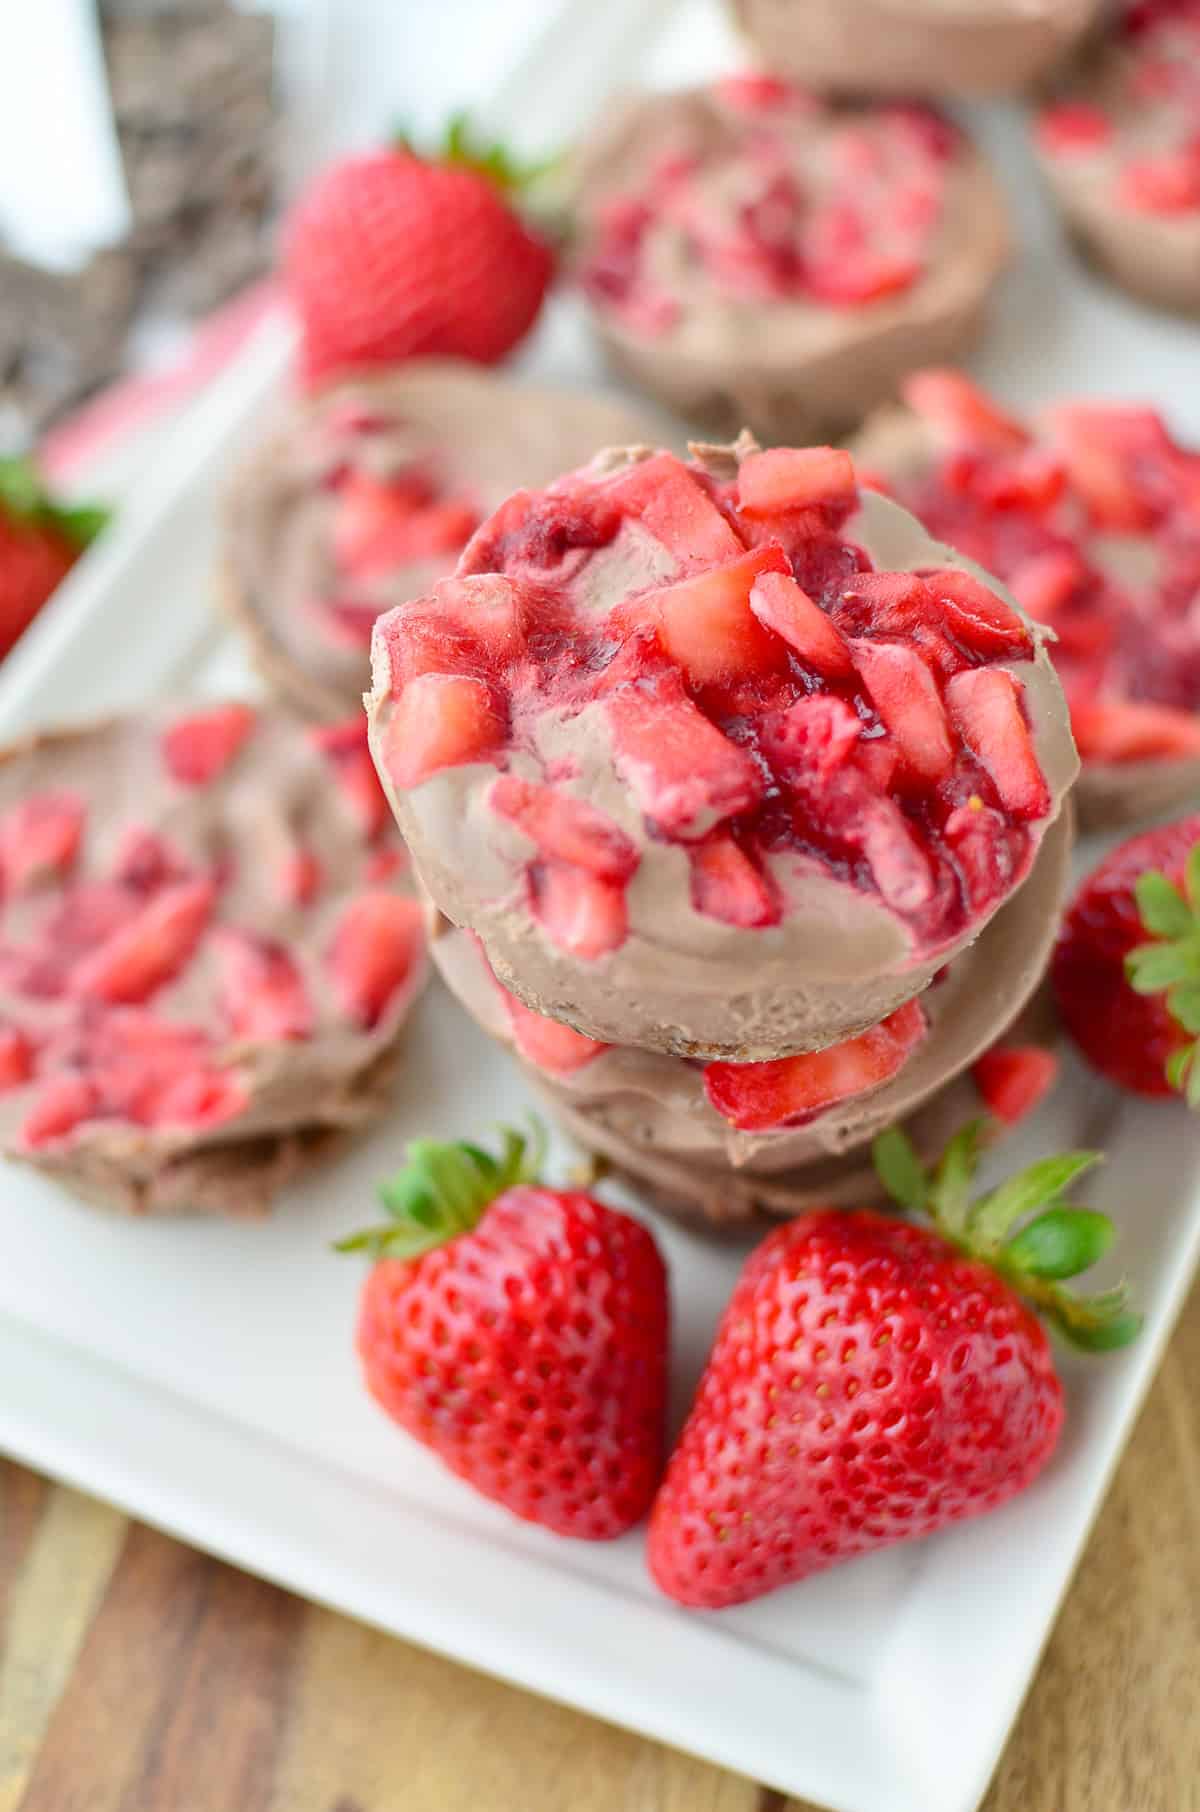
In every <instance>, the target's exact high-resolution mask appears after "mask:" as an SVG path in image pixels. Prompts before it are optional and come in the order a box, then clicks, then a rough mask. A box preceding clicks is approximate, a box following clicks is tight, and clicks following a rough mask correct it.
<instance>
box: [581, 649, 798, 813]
mask: <svg viewBox="0 0 1200 1812" xmlns="http://www.w3.org/2000/svg"><path fill="white" fill-rule="evenodd" d="M604 702H605V709H606V711H607V713H608V721H609V725H610V727H611V730H612V737H613V752H614V760H615V763H616V768H617V772H618V774H619V775H620V776H621V778H622V780H624V782H625V784H626V785H627V786H628V788H629V790H630V792H631V793H632V794H633V796H634V798H635V799H636V800H637V803H638V805H639V806H640V807H641V809H642V811H643V812H644V813H645V814H646V816H647V818H649V819H651V820H653V822H654V823H655V824H657V825H658V826H659V827H660V828H661V829H662V830H663V831H664V832H666V833H667V834H668V835H671V834H675V835H682V834H687V833H689V832H690V833H693V834H695V835H697V836H699V835H701V834H702V833H703V832H704V831H706V830H709V829H710V828H711V827H712V825H714V824H716V823H717V822H719V820H720V819H722V818H731V817H733V816H734V815H735V814H736V813H738V812H744V811H748V810H749V809H750V807H751V806H753V805H754V804H755V803H756V802H757V800H758V798H759V797H760V795H761V792H762V779H761V776H760V775H759V772H758V770H757V768H756V767H755V765H754V763H753V761H752V760H751V759H750V757H749V756H748V755H747V754H746V752H745V750H744V749H740V748H738V746H737V745H736V743H732V742H730V741H729V739H728V737H726V736H722V734H721V732H720V731H719V730H718V729H717V728H716V726H715V725H714V724H711V723H710V722H709V721H708V719H707V718H706V717H705V716H704V715H703V713H702V712H701V711H700V710H698V709H697V707H696V706H695V705H694V704H693V703H692V701H691V699H689V698H688V696H687V694H686V693H685V691H684V689H683V684H682V682H681V681H680V679H679V677H678V676H677V675H676V674H673V673H668V674H661V675H659V676H658V678H657V679H655V680H653V681H650V682H648V683H647V684H646V685H645V686H644V687H633V686H623V687H620V688H618V689H617V690H616V691H614V692H612V693H610V694H609V695H608V697H607V698H606V699H605V701H604Z"/></svg>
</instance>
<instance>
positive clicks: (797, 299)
mask: <svg viewBox="0 0 1200 1812" xmlns="http://www.w3.org/2000/svg"><path fill="white" fill-rule="evenodd" d="M576 173H577V222H578V248H577V268H578V273H579V277H580V281H581V283H582V285H583V289H584V292H585V295H586V297H587V299H588V301H589V303H590V305H591V311H592V317H593V321H594V324H595V326H596V329H597V331H598V333H599V336H600V338H601V341H602V343H603V345H604V347H605V350H606V351H607V353H608V354H609V355H610V357H611V358H612V360H613V362H614V363H615V364H616V365H617V366H618V367H619V368H620V369H622V370H623V371H625V372H627V373H628V374H629V375H630V376H632V377H633V378H635V379H636V380H637V381H638V382H639V383H640V384H642V385H643V386H644V387H645V388H646V389H647V390H648V391H650V392H651V393H652V394H654V395H655V396H657V397H659V398H660V399H661V400H662V401H664V402H666V403H667V404H669V405H670V406H671V407H672V408H675V409H678V410H680V411H681V412H682V413H683V414H684V415H688V416H692V417H695V418H696V419H699V420H704V421H707V422H709V423H711V424H712V425H714V426H715V427H717V428H720V429H721V430H728V431H732V432H736V431H737V429H738V428H740V427H741V426H742V425H743V424H745V423H748V424H749V425H750V426H751V427H752V428H754V429H755V431H756V432H758V433H760V434H762V435H763V437H764V438H765V439H796V440H800V439H808V438H817V437H823V436H826V435H832V434H834V433H837V432H840V431H841V430H843V429H844V428H846V427H848V426H852V425H853V424H854V423H856V422H857V421H859V420H861V418H862V416H863V415H864V414H865V413H866V411H867V410H868V409H870V408H873V407H874V406H875V405H876V404H878V403H880V402H882V401H883V400H884V399H885V398H887V397H888V396H890V395H892V394H893V393H894V391H895V387H896V384H897V383H898V381H899V379H900V378H901V377H902V376H903V374H904V373H905V372H906V371H908V370H911V369H912V367H913V366H914V365H918V364H923V363H927V362H929V361H930V360H932V359H935V358H936V359H939V360H940V359H947V358H951V357H957V356H959V355H960V353H961V352H962V350H963V349H964V348H965V347H966V345H967V344H968V343H969V341H970V340H971V339H972V337H973V336H974V334H975V332H976V330H977V329H978V327H979V325H980V321H981V317H982V311H983V306H984V302H985V300H986V297H987V295H988V292H989V290H990V289H991V286H992V284H993V282H994V280H995V278H996V277H997V275H998V273H999V271H1000V270H1001V268H1002V266H1003V265H1004V263H1005V261H1006V259H1007V255H1008V246H1009V234H1008V226H1007V220H1006V215H1005V210H1004V205H1003V202H1002V200H1001V197H1000V193H999V191H998V189H997V187H996V185H995V183H994V181H993V179H992V176H991V174H990V172H989V170H988V169H987V166H986V165H985V163H984V162H983V160H982V159H981V157H980V156H979V155H978V153H977V152H976V151H975V150H974V149H973V147H972V146H971V144H970V143H969V141H968V140H967V138H966V137H965V136H964V134H963V133H962V132H961V130H960V129H959V128H958V127H956V126H954V125H952V124H951V123H950V122H949V121H948V120H946V119H943V118H942V117H941V115H940V114H937V113H935V112H934V111H932V110H931V109H929V108H926V107H923V106H920V105H916V104H911V103H904V104H899V103H897V104H887V103H879V104H868V103H861V102H856V103H833V102H827V101H823V100H820V99H818V98H817V96H816V95H814V94H813V93H811V92H810V91H809V90H807V89H803V88H800V87H798V86H795V85H792V84H790V83H787V82H782V81H778V80H775V79H773V78H767V77H763V76H740V77H731V78H728V79H727V80H724V81H721V82H718V83H716V84H714V85H713V86H711V87H709V88H703V89H689V90H683V91H679V92H675V93H669V94H658V95H647V96H644V97H641V98H637V99H635V100H633V101H631V102H630V103H628V104H627V105H626V106H625V107H624V109H620V108H618V109H615V110H613V111H612V112H611V113H610V115H609V116H608V117H607V118H606V121H605V123H604V124H603V125H602V126H601V127H600V129H599V130H598V132H597V134H596V135H595V137H594V138H593V139H592V140H591V141H589V142H588V143H587V144H585V145H584V146H583V147H582V149H581V150H580V152H579V153H578V156H577V161H576ZM935 349H936V350H935Z"/></svg>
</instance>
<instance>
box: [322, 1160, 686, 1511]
mask: <svg viewBox="0 0 1200 1812" xmlns="http://www.w3.org/2000/svg"><path fill="white" fill-rule="evenodd" d="M539 1158H540V1141H535V1146H534V1148H533V1149H531V1148H530V1147H529V1146H528V1145H527V1142H526V1140H525V1139H524V1138H522V1137H521V1136H520V1135H519V1134H517V1133H514V1132H511V1131H506V1132H505V1134H504V1143H503V1147H502V1150H501V1152H500V1154H499V1155H498V1156H495V1155H493V1154H492V1153H490V1152H487V1151H484V1150H483V1149H481V1148H480V1147H479V1146H477V1145H473V1144H468V1143H465V1142H463V1143H457V1144H438V1143H435V1142H433V1141H431V1140H424V1139H422V1140H416V1141H414V1142H413V1143H412V1144H410V1146H409V1148H408V1164H407V1165H406V1167H405V1169H404V1170H402V1171H401V1172H400V1174H399V1175H398V1176H397V1177H395V1178H393V1179H392V1180H391V1181H390V1182H389V1183H387V1184H386V1185H385V1186H384V1188H383V1190H382V1191H381V1195H382V1200H383V1205H384V1208H385V1210H386V1213H387V1217H388V1218H387V1220H386V1221H385V1222H384V1224H383V1225H382V1226H380V1227H377V1228H373V1229H371V1230H370V1231H368V1232H366V1233H361V1234H356V1235H353V1236H351V1237H350V1238H348V1239H345V1240H342V1241H340V1242H339V1246H338V1249H339V1250H340V1251H363V1252H366V1253H368V1254H369V1255H370V1257H371V1258H372V1259H374V1260H375V1263H374V1266H373V1268H372V1270H371V1272H370V1275H369V1276H368V1278H367V1281H366V1284H365V1286H364V1289H363V1294H362V1301H361V1305H360V1310H359V1319H358V1352H359V1357H360V1359H361V1361H362V1366H363V1372H364V1376H365V1379H366V1384H367V1388H368V1389H369V1391H370V1392H371V1394H372V1396H373V1397H374V1398H375V1399H376V1401H377V1402H378V1403H379V1404H380V1406H381V1407H382V1408H383V1409H384V1410H386V1412H387V1413H388V1415H390V1416H391V1417H392V1418H393V1419H394V1420H395V1421H397V1422H398V1423H399V1424H400V1426H401V1427H402V1428H404V1429H406V1430H407V1431H408V1433H409V1434H411V1435H413V1436H415V1438H416V1439H417V1440H418V1441H420V1442H422V1443H423V1445H425V1446H427V1447H429V1448H431V1449H432V1450H433V1451H434V1452H435V1453H436V1454H437V1455H438V1457H439V1458H440V1459H441V1460H442V1461H443V1462H444V1463H445V1464H446V1465H447V1466H448V1467H449V1468H450V1469H451V1470H452V1471H453V1472H456V1473H457V1474H458V1475H459V1477H460V1478H462V1479H465V1480H466V1482H467V1483H468V1484H470V1485H473V1486H474V1487H475V1489H476V1490H477V1491H480V1492H482V1493H483V1495H484V1496H485V1497H489V1498H492V1499H494V1500H495V1501H496V1502H498V1503H501V1504H503V1505H504V1506H505V1508H506V1509H508V1510H510V1511H512V1512H513V1513H514V1514H515V1515H517V1516H521V1517H525V1518H526V1519H527V1520H529V1521H530V1522H536V1523H540V1524H541V1525H542V1526H543V1527H545V1528H549V1529H553V1530H555V1531H557V1532H558V1533H559V1534H562V1535H574V1536H579V1537H582V1538H584V1539H586V1540H593V1541H596V1540H604V1539H608V1538H610V1537H612V1536H616V1535H620V1534H622V1533H623V1532H624V1531H625V1530H626V1529H629V1528H631V1527H632V1526H633V1524H634V1523H636V1522H637V1521H639V1519H640V1518H641V1517H642V1516H643V1515H644V1514H645V1512H646V1510H647V1508H648V1506H649V1503H650V1500H651V1498H652V1497H653V1494H654V1489H655V1486H656V1484H657V1482H658V1477H659V1473H660V1471H661V1469H662V1450H663V1420H664V1414H665V1405H666V1386H667V1344H668V1338H667V1337H668V1306H667V1284H666V1273H665V1270H664V1267H663V1263H662V1259H661V1257H660V1256H659V1253H658V1249H657V1247H656V1246H655V1244H654V1241H653V1239H652V1238H651V1236H650V1234H649V1233H648V1232H647V1230H646V1229H645V1228H644V1227H643V1226H641V1225H640V1223H639V1222H637V1221H635V1220H633V1219H631V1218H630V1217H629V1216H628V1215H625V1214H620V1213H618V1212H617V1211H616V1210H615V1209H613V1208H610V1207H608V1206H606V1205H605V1204H604V1203H603V1202H599V1201H597V1200H596V1199H595V1197H593V1196H591V1195H586V1194H584V1193H582V1192H580V1191H578V1190H561V1189H550V1188H547V1187H546V1186H545V1185H544V1184H542V1183H541V1182H539V1181H538V1175H537V1172H538V1167H539Z"/></svg>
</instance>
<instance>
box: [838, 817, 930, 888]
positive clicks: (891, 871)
mask: <svg viewBox="0 0 1200 1812" xmlns="http://www.w3.org/2000/svg"><path fill="white" fill-rule="evenodd" d="M853 828H854V833H855V836H856V840H857V841H858V843H859V844H860V845H861V848H862V852H863V854H864V855H865V856H866V858H867V861H868V863H869V864H870V867H871V872H872V874H873V875H874V877H875V885H876V886H877V887H878V889H879V892H880V895H881V896H882V898H883V900H884V902H885V903H886V904H887V905H888V906H890V907H891V909H892V911H893V912H899V913H913V912H919V911H920V909H921V907H922V906H924V905H925V904H926V902H927V901H928V900H930V899H932V897H933V891H934V880H933V871H932V870H931V868H930V866H929V858H928V856H927V855H926V854H925V852H924V850H923V849H922V848H921V846H920V844H919V843H918V842H917V839H916V837H915V836H914V834H913V829H912V826H911V825H910V824H909V822H908V819H907V818H906V817H905V816H904V813H903V812H902V811H901V810H900V807H899V806H898V805H897V804H896V802H895V800H894V799H889V798H888V797H887V796H886V795H884V796H882V797H880V798H877V799H872V800H870V801H869V802H867V803H865V804H864V805H863V807H862V809H861V813H860V817H859V822H858V824H857V825H856V826H854V827H853Z"/></svg>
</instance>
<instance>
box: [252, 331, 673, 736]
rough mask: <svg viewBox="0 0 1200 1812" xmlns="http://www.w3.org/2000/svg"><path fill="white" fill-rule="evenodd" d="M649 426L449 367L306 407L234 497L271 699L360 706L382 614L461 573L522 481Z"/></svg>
mask: <svg viewBox="0 0 1200 1812" xmlns="http://www.w3.org/2000/svg"><path fill="white" fill-rule="evenodd" d="M645 432H646V427H645V424H644V423H643V422H642V421H641V420H640V419H639V417H638V415H637V414H636V412H635V411H634V410H632V409H630V408H628V407H625V406H623V405H621V404H619V403H617V402H615V401H611V400H608V399H605V398H602V397H595V396H588V395H586V394H584V393H583V392H573V391H551V390H545V389H538V388H534V387H532V386H529V385H522V384H513V383H510V382H507V381H506V380H504V379H502V378H497V377H494V376H492V375H490V374H489V373H486V372H483V371H481V370H478V369H475V368H472V367H471V366H468V365H462V364H457V363H454V362H452V361H430V362H415V363H411V364H407V365H404V366H398V367H396V368H395V369H394V370H390V371H387V372H385V373H384V374H382V375H372V376H368V377H361V378H357V379H355V380H353V381H351V382H347V383H344V384H339V385H337V386H335V387H334V388H331V389H328V390H325V391H323V392H321V393H319V394H318V395H316V396H313V397H308V398H306V399H303V400H298V401H296V402H294V403H293V404H292V405H291V406H290V408H289V411H288V413H287V415H286V416H285V417H284V419H283V420H281V421H280V422H279V423H278V424H277V426H276V427H275V429H274V430H273V431H272V433H271V434H270V435H269V436H268V438H267V439H266V440H265V441H264V442H263V443H262V445H261V446H259V447H258V448H257V449H256V451H255V452H254V453H253V454H252V455H251V457H250V459H249V460H248V462H247V463H246V465H245V466H244V468H243V470H242V471H241V473H240V475H239V476H238V479H237V481H236V483H235V485H234V487H233V490H232V492H231V495H230V500H229V508H228V513H227V522H226V543H225V556H224V562H223V570H222V573H221V577H220V591H221V597H222V601H223V603H224V604H225V606H226V608H227V610H228V612H229V614H230V615H231V616H232V618H233V621H234V623H235V624H236V626H237V627H238V629H239V630H240V631H241V632H242V633H243V634H244V635H245V637H246V638H247V640H248V643H249V647H250V651H251V654H252V656H253V658H254V661H255V664H256V666H257V667H258V668H259V670H260V672H261V673H262V675H263V677H264V679H265V680H266V681H267V683H268V685H269V686H270V687H271V689H272V691H273V692H275V693H277V694H278V696H279V697H280V698H281V699H282V700H283V701H284V702H285V703H287V704H290V705H292V706H293V707H294V708H295V709H296V710H299V711H301V712H303V713H305V714H306V715H309V716H313V717H318V718H326V719H331V720H336V719H338V718H339V717H344V716H346V715H347V714H349V713H351V712H354V711H357V710H358V709H359V707H360V705H361V701H362V694H363V691H364V689H365V687H366V686H367V684H368V682H369V677H370V659H369V654H370V645H371V626H372V624H373V623H374V621H375V618H376V617H377V616H378V615H379V613H380V612H381V611H383V610H386V609H389V608H390V607H391V606H392V605H394V604H398V603H400V602H401V601H402V600H403V599H405V598H409V597H415V596H418V595H419V594H420V593H421V592H422V591H425V590H427V589H428V588H429V586H430V585H432V584H433V583H434V581H435V580H436V579H438V578H440V577H441V576H442V575H443V574H445V573H448V572H451V571H452V570H453V567H454V563H455V561H456V560H457V558H458V555H459V554H460V552H461V551H462V549H463V547H464V546H465V545H466V543H467V541H468V540H469V539H470V536H471V534H472V533H473V532H474V530H475V529H476V528H477V527H478V525H479V523H480V522H481V521H482V520H483V519H484V517H485V516H487V515H488V514H490V512H491V511H492V510H493V509H495V507H496V505H497V504H498V503H500V502H502V501H503V499H504V498H505V497H507V496H508V495H509V493H510V492H511V491H513V490H514V489H515V488H516V487H517V486H518V485H520V484H546V483H548V482H549V481H550V479H552V478H554V477H555V476H556V475H557V474H558V473H559V472H561V471H563V470H564V469H566V468H568V467H570V466H573V465H576V464H578V463H579V461H580V460H583V459H586V458H588V456H589V455H590V454H591V453H592V451H593V450H594V448H596V447H597V446H602V445H604V444H606V443H607V442H609V441H613V440H628V439H630V438H631V437H633V438H636V437H637V436H638V435H640V434H643V433H645Z"/></svg>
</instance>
